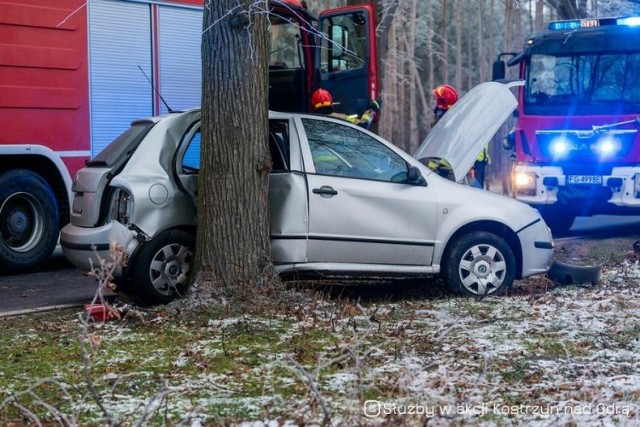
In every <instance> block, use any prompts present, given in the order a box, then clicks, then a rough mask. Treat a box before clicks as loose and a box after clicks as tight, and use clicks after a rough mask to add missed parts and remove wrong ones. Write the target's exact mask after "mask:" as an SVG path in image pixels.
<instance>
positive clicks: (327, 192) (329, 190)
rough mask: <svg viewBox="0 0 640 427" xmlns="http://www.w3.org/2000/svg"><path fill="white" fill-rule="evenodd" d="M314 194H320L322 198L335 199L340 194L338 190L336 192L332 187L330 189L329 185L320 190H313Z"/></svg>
mask: <svg viewBox="0 0 640 427" xmlns="http://www.w3.org/2000/svg"><path fill="white" fill-rule="evenodd" d="M313 194H320V195H321V196H330V197H333V196H335V195H336V194H338V192H337V191H336V190H334V189H333V188H332V187H329V186H328V185H323V186H322V187H320V188H314V189H313Z"/></svg>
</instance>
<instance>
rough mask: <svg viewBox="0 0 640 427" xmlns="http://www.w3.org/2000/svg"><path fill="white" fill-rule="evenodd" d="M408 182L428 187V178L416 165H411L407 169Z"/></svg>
mask: <svg viewBox="0 0 640 427" xmlns="http://www.w3.org/2000/svg"><path fill="white" fill-rule="evenodd" d="M407 184H411V185H417V186H420V187H426V186H427V180H426V179H424V176H422V174H421V173H420V169H418V168H417V167H415V166H409V169H407Z"/></svg>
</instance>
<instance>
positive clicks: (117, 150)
mask: <svg viewBox="0 0 640 427" xmlns="http://www.w3.org/2000/svg"><path fill="white" fill-rule="evenodd" d="M153 126H154V123H153V122H145V121H139V122H137V123H134V124H133V125H132V126H131V127H130V128H129V129H127V130H126V131H124V132H123V133H122V134H120V136H118V137H117V138H116V139H114V140H113V142H111V143H110V144H109V145H107V146H106V147H105V148H104V150H102V151H101V152H100V153H99V154H98V155H97V156H96V157H94V158H93V159H91V160H89V161H88V162H87V163H86V165H87V166H89V167H91V166H99V167H103V166H107V167H112V166H114V165H115V164H116V163H118V162H119V161H120V160H121V159H123V158H125V157H127V158H128V157H130V156H131V154H133V152H134V151H135V150H136V148H138V144H140V141H142V139H143V138H144V137H145V135H146V134H147V133H148V132H149V130H151V128H152V127H153Z"/></svg>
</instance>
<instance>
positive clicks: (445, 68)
mask: <svg viewBox="0 0 640 427" xmlns="http://www.w3.org/2000/svg"><path fill="white" fill-rule="evenodd" d="M440 28H441V32H440V35H441V36H442V74H441V75H440V81H441V84H446V83H448V82H449V62H448V61H449V37H448V33H449V32H448V29H449V21H448V20H447V0H442V20H441V25H440Z"/></svg>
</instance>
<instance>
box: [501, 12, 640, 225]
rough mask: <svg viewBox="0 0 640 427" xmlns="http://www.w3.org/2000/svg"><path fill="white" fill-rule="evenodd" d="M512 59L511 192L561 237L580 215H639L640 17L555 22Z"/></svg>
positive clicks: (503, 67)
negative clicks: (515, 69) (515, 76)
mask: <svg viewBox="0 0 640 427" xmlns="http://www.w3.org/2000/svg"><path fill="white" fill-rule="evenodd" d="M502 55H505V54H502ZM511 55H513V57H512V58H511V59H510V60H509V61H508V62H507V64H506V65H508V66H515V65H519V66H520V70H519V78H520V79H521V80H523V81H524V86H521V87H520V88H519V89H518V90H519V93H518V102H519V106H518V109H517V111H516V117H517V122H516V126H515V128H514V130H513V131H512V133H511V134H510V136H509V139H510V145H512V146H513V149H514V150H515V164H514V168H513V172H512V184H513V185H512V189H513V195H514V196H515V197H516V198H517V199H519V200H521V201H523V202H525V203H528V204H529V205H531V206H534V207H536V208H537V209H539V210H540V212H541V213H542V215H543V217H544V218H545V220H546V221H547V224H549V225H550V227H551V228H552V229H553V230H554V231H557V232H564V231H566V230H568V229H569V228H570V227H571V225H572V224H573V221H574V219H575V218H576V216H592V215H596V214H621V215H625V214H629V215H640V135H639V133H638V129H639V128H640V118H639V114H640V79H638V76H639V75H640V18H635V17H630V18H629V17H627V18H600V19H583V20H572V21H556V22H551V23H550V24H549V27H548V30H547V31H544V32H540V33H538V34H535V35H533V36H532V37H530V38H529V39H528V40H527V41H526V44H525V47H524V50H523V51H522V52H520V53H517V54H511ZM504 75H505V63H504V62H503V61H498V62H496V63H495V64H494V79H500V78H504Z"/></svg>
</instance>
